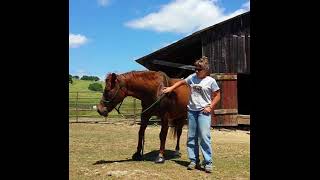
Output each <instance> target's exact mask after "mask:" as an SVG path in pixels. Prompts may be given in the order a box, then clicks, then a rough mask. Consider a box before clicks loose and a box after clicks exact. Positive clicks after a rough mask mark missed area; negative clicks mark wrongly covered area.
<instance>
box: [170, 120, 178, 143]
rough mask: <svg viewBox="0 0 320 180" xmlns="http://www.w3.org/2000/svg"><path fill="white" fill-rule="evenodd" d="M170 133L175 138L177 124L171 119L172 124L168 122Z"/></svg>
mask: <svg viewBox="0 0 320 180" xmlns="http://www.w3.org/2000/svg"><path fill="white" fill-rule="evenodd" d="M170 125H171V126H170V134H171V135H172V137H173V139H176V138H177V134H178V126H177V123H176V121H173V124H170Z"/></svg>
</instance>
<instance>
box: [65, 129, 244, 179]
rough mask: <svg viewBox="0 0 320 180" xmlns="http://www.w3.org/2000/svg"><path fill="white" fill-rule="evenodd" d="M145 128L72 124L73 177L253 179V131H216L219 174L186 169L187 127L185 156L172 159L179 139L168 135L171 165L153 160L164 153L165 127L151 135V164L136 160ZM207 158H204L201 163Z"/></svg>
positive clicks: (147, 159) (147, 141) (148, 159)
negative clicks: (161, 150)
mask: <svg viewBox="0 0 320 180" xmlns="http://www.w3.org/2000/svg"><path fill="white" fill-rule="evenodd" d="M138 130H139V125H132V126H130V125H128V124H125V123H118V124H103V123H98V124H94V123H93V124H89V123H70V124H69V179H75V180H82V179H88V180H89V179H148V180H149V179H184V180H185V179H250V161H249V159H250V135H249V134H248V133H247V131H240V130H237V131H235V130H233V131H219V130H218V129H213V130H211V134H212V142H213V144H212V147H213V152H214V155H213V159H214V167H213V173H212V174H207V173H205V172H204V171H201V170H193V171H189V170H187V169H186V166H187V165H188V162H189V161H188V158H187V152H186V136H187V129H186V128H184V130H183V133H182V136H181V143H180V148H181V153H182V156H181V158H174V157H172V153H173V150H174V148H175V142H176V140H173V138H172V136H171V135H170V133H168V137H167V143H166V149H167V150H166V159H167V160H166V162H165V163H164V164H155V163H154V162H153V161H154V159H155V157H156V155H157V154H158V150H159V144H160V141H159V132H160V127H159V126H156V125H149V126H148V127H147V129H146V133H145V147H144V154H145V161H132V160H131V156H132V154H133V153H134V152H135V150H136V146H137V140H138ZM201 160H202V159H201Z"/></svg>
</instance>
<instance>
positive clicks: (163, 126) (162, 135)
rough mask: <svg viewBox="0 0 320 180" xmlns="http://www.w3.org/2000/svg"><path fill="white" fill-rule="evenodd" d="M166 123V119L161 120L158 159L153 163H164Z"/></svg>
mask: <svg viewBox="0 0 320 180" xmlns="http://www.w3.org/2000/svg"><path fill="white" fill-rule="evenodd" d="M168 128H169V126H168V121H167V119H162V124H161V132H160V134H159V137H160V152H159V155H158V157H157V158H156V160H155V163H164V161H165V159H164V150H165V146H166V139H167V134H168Z"/></svg>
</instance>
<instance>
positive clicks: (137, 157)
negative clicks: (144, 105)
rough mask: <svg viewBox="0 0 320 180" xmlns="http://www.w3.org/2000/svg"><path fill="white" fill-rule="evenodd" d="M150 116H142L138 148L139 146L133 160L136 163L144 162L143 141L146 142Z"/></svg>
mask: <svg viewBox="0 0 320 180" xmlns="http://www.w3.org/2000/svg"><path fill="white" fill-rule="evenodd" d="M150 117H151V116H150V115H142V116H141V125H140V129H139V140H138V146H137V152H136V153H134V154H133V156H132V159H133V160H135V161H141V160H142V152H141V150H142V148H143V145H142V141H144V132H145V130H146V128H147V125H148V121H149V119H150Z"/></svg>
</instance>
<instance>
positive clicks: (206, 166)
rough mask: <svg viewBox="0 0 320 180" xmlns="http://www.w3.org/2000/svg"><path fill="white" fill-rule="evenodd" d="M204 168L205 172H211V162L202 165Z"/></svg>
mask: <svg viewBox="0 0 320 180" xmlns="http://www.w3.org/2000/svg"><path fill="white" fill-rule="evenodd" d="M204 170H205V171H206V173H212V163H210V164H206V165H205V166H204Z"/></svg>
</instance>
